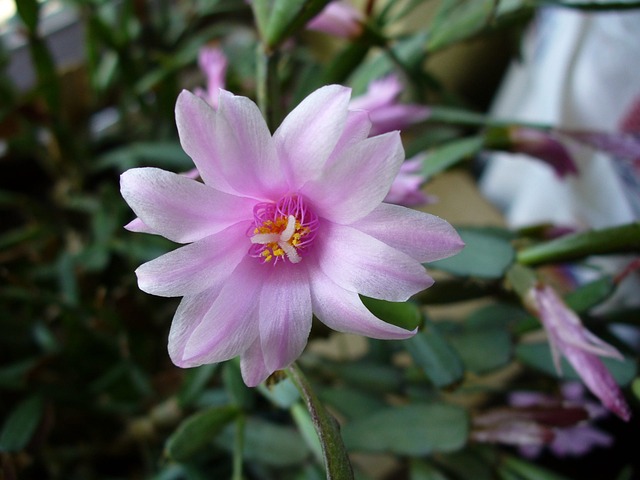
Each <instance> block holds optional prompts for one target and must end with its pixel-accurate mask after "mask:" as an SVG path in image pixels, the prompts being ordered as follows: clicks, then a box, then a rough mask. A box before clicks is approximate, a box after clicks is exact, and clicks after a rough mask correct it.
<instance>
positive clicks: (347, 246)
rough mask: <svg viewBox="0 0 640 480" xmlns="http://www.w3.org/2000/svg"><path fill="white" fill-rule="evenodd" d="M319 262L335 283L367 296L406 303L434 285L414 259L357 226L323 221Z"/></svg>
mask: <svg viewBox="0 0 640 480" xmlns="http://www.w3.org/2000/svg"><path fill="white" fill-rule="evenodd" d="M321 228H322V236H318V237H317V238H316V243H315V244H314V250H315V249H317V252H318V253H317V261H318V264H319V266H320V268H321V269H322V271H323V272H324V274H325V275H326V276H327V277H329V278H330V279H331V280H332V281H333V282H335V283H336V284H337V285H339V286H340V287H342V288H344V289H345V290H348V291H350V292H357V293H361V294H362V295H365V296H367V297H373V298H379V299H383V300H389V301H391V302H404V301H406V300H407V299H408V298H409V297H410V296H411V295H414V294H416V293H418V292H420V291H421V290H424V289H425V288H428V287H430V286H431V285H432V284H433V280H432V279H431V277H429V275H427V272H426V271H425V269H424V267H423V266H422V265H421V264H420V263H419V262H417V261H416V260H415V259H413V258H411V257H410V256H408V255H406V254H405V253H402V252H400V251H399V250H396V249H394V248H392V247H390V246H388V245H387V244H385V243H383V242H381V241H380V240H377V239H375V238H373V237H371V236H369V235H367V234H365V233H363V232H361V231H360V230H357V229H355V228H351V227H346V226H341V225H336V224H332V223H331V222H323V223H322V225H321Z"/></svg>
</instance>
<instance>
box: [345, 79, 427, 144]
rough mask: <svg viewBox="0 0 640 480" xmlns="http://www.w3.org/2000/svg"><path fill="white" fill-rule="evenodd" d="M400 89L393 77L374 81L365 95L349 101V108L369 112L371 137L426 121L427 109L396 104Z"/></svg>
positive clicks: (398, 81) (400, 85) (400, 86)
mask: <svg viewBox="0 0 640 480" xmlns="http://www.w3.org/2000/svg"><path fill="white" fill-rule="evenodd" d="M402 88H403V87H402V83H401V82H400V80H399V79H398V77H397V76H395V75H388V76H386V77H384V78H381V79H378V80H374V81H373V82H371V83H370V84H369V87H368V88H367V93H365V94H364V95H360V96H359V97H355V98H354V99H353V100H351V104H350V105H349V108H351V109H352V110H366V111H367V112H369V117H370V118H371V123H372V124H373V127H372V129H371V135H379V134H381V133H386V132H391V131H393V130H402V129H405V128H407V127H409V126H410V125H412V124H414V123H417V122H421V121H422V120H426V119H427V117H428V116H429V109H428V108H427V107H425V106H422V105H414V104H410V105H404V104H401V103H398V102H397V100H398V96H399V95H400V93H401V92H402Z"/></svg>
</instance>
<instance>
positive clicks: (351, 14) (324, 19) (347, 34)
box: [307, 1, 364, 38]
mask: <svg viewBox="0 0 640 480" xmlns="http://www.w3.org/2000/svg"><path fill="white" fill-rule="evenodd" d="M363 20H364V16H363V15H362V13H360V11H358V10H356V9H355V8H354V7H353V6H352V5H350V4H349V3H347V2H342V1H335V2H331V3H329V4H328V5H327V6H326V7H324V8H323V9H322V11H321V12H320V13H319V14H318V15H316V16H315V17H313V18H312V19H311V20H310V21H309V22H308V23H307V28H308V29H309V30H316V31H319V32H324V33H328V34H329V35H333V36H336V37H340V38H356V37H358V36H360V34H361V33H362V22H363Z"/></svg>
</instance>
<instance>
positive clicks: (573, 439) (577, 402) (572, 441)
mask: <svg viewBox="0 0 640 480" xmlns="http://www.w3.org/2000/svg"><path fill="white" fill-rule="evenodd" d="M561 392H562V397H563V398H562V399H559V398H556V397H552V396H550V395H545V394H543V393H538V392H514V393H513V394H511V396H510V398H509V403H511V404H512V405H515V406H516V407H517V408H532V407H537V408H542V409H546V408H550V407H551V408H553V407H554V406H557V405H558V404H562V405H564V407H565V408H574V409H575V408H582V409H583V410H584V411H585V412H587V413H588V420H583V421H582V422H580V423H576V424H574V425H571V424H570V423H567V424H564V425H559V426H557V428H555V429H554V438H553V441H551V442H550V443H549V449H550V450H551V452H552V453H553V454H554V455H556V456H557V457H566V456H577V457H579V456H582V455H586V454H587V453H589V452H590V451H591V450H593V449H594V448H595V447H610V446H611V445H612V444H613V437H612V436H611V435H609V434H608V433H606V432H604V431H602V430H600V429H598V428H597V427H596V426H594V425H593V423H592V421H591V420H597V419H599V418H602V417H605V416H606V415H607V411H606V410H605V409H604V408H602V406H600V405H599V404H597V403H594V402H591V401H589V400H586V399H585V398H584V393H585V389H584V387H583V386H582V384H580V383H578V382H568V383H565V384H563V385H562V390H561ZM541 451H542V445H541V444H540V445H535V444H531V445H526V446H524V445H523V446H521V448H520V452H521V453H522V454H523V455H525V456H527V457H536V456H538V455H539V454H540V452H541Z"/></svg>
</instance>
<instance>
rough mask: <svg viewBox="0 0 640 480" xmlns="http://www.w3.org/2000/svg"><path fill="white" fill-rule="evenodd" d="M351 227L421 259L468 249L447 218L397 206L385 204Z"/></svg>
mask: <svg viewBox="0 0 640 480" xmlns="http://www.w3.org/2000/svg"><path fill="white" fill-rule="evenodd" d="M351 226H352V227H354V228H357V229H358V230H360V231H362V232H364V233H366V234H367V235H371V236H372V237H374V238H377V239H378V240H380V241H382V242H384V243H386V244H387V245H389V246H391V247H393V248H395V249H397V250H400V251H401V252H404V253H406V254H407V255H410V256H411V257H413V258H415V259H416V260H418V261H419V262H434V261H436V260H440V259H442V258H447V257H450V256H452V255H455V254H456V253H458V252H459V251H460V250H462V249H463V248H464V242H463V241H462V239H461V238H460V235H458V233H457V232H456V231H455V230H454V228H453V227H452V226H451V225H450V224H449V223H447V222H446V221H445V220H442V219H441V218H439V217H436V216H435V215H430V214H428V213H424V212H420V211H417V210H412V209H410V208H404V207H400V206H397V205H389V204H386V203H382V204H380V205H379V206H378V207H377V208H376V209H375V210H374V211H373V212H371V213H370V214H369V215H367V216H366V217H364V218H363V219H361V220H358V221H357V222H355V223H353V224H352V225H351Z"/></svg>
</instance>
